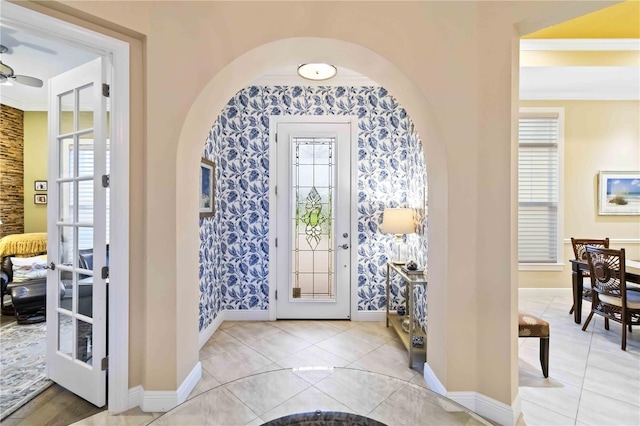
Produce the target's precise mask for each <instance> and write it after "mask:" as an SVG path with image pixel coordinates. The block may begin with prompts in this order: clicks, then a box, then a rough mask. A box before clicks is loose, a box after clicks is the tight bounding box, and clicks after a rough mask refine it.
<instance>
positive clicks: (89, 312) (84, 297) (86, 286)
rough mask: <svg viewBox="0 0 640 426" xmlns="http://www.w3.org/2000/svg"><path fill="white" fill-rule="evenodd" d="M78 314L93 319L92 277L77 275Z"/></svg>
mask: <svg viewBox="0 0 640 426" xmlns="http://www.w3.org/2000/svg"><path fill="white" fill-rule="evenodd" d="M78 313H79V314H82V315H85V316H87V317H90V318H91V317H93V277H92V276H90V275H86V274H78Z"/></svg>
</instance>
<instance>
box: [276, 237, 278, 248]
mask: <svg viewBox="0 0 640 426" xmlns="http://www.w3.org/2000/svg"><path fill="white" fill-rule="evenodd" d="M276 247H278V239H277V238H276Z"/></svg>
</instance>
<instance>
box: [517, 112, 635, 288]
mask: <svg viewBox="0 0 640 426" xmlns="http://www.w3.org/2000/svg"><path fill="white" fill-rule="evenodd" d="M520 106H523V107H546V106H548V107H563V108H564V118H565V125H564V128H565V133H564V236H563V238H564V240H565V243H564V264H565V266H564V269H563V270H562V271H549V272H539V271H535V272H533V271H521V272H520V274H519V276H520V287H571V263H569V259H573V258H574V255H573V250H572V248H571V242H570V240H569V239H570V238H571V237H575V238H604V237H609V238H610V239H611V246H612V247H614V248H620V247H624V248H625V249H626V251H627V258H629V259H640V217H638V216H600V215H598V197H597V188H598V172H599V171H600V170H622V171H629V170H640V102H638V101H522V102H520Z"/></svg>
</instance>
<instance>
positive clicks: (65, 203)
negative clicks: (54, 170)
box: [58, 182, 74, 223]
mask: <svg viewBox="0 0 640 426" xmlns="http://www.w3.org/2000/svg"><path fill="white" fill-rule="evenodd" d="M73 187H74V183H73V182H61V183H60V184H59V190H58V198H59V199H60V201H59V203H58V210H59V213H58V215H59V216H58V221H60V222H64V223H72V222H73V219H74V217H73Z"/></svg>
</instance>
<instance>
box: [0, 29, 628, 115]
mask: <svg viewBox="0 0 640 426" xmlns="http://www.w3.org/2000/svg"><path fill="white" fill-rule="evenodd" d="M0 44H2V45H4V46H6V47H8V48H9V51H8V52H7V53H5V54H2V55H1V56H0V60H2V62H3V63H4V64H6V65H9V66H10V67H12V68H13V70H14V72H15V74H19V75H28V76H32V77H36V78H39V79H41V80H43V81H44V86H43V87H42V88H35V87H30V86H25V85H22V84H18V83H15V82H14V84H13V86H6V85H0V102H1V103H3V104H6V105H9V106H12V107H14V108H18V109H21V110H24V111H44V110H46V109H47V96H48V79H49V78H51V77H53V76H55V75H58V74H60V73H63V72H64V71H67V70H69V69H71V68H74V67H76V66H78V65H81V64H84V63H86V62H88V61H90V60H92V59H95V58H97V57H98V55H97V54H96V53H94V52H89V51H86V50H84V49H81V48H78V47H75V46H72V45H68V44H66V43H64V42H61V41H57V40H53V39H51V38H49V37H46V36H41V35H37V34H32V33H27V32H25V31H21V30H17V29H14V28H12V27H10V26H7V25H6V24H5V23H4V22H3V23H1V24H0ZM252 84H255V85H332V86H335V85H356V86H358V85H377V83H376V82H374V81H373V80H371V79H370V78H368V77H366V76H364V75H362V74H360V73H358V72H356V71H352V70H348V69H346V68H341V67H338V76H337V77H335V78H334V79H332V80H329V81H324V82H318V83H314V82H309V81H308V80H304V79H302V78H301V77H299V76H298V75H297V74H296V70H295V68H294V67H289V68H280V69H274V70H273V71H271V72H269V73H267V74H265V75H263V76H261V77H260V78H258V79H256V80H255V81H253V82H252ZM520 98H521V99H549V100H553V99H594V100H596V99H606V100H613V99H625V100H629V99H634V100H636V99H640V72H639V68H638V67H584V66H582V67H522V68H521V74H520Z"/></svg>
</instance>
